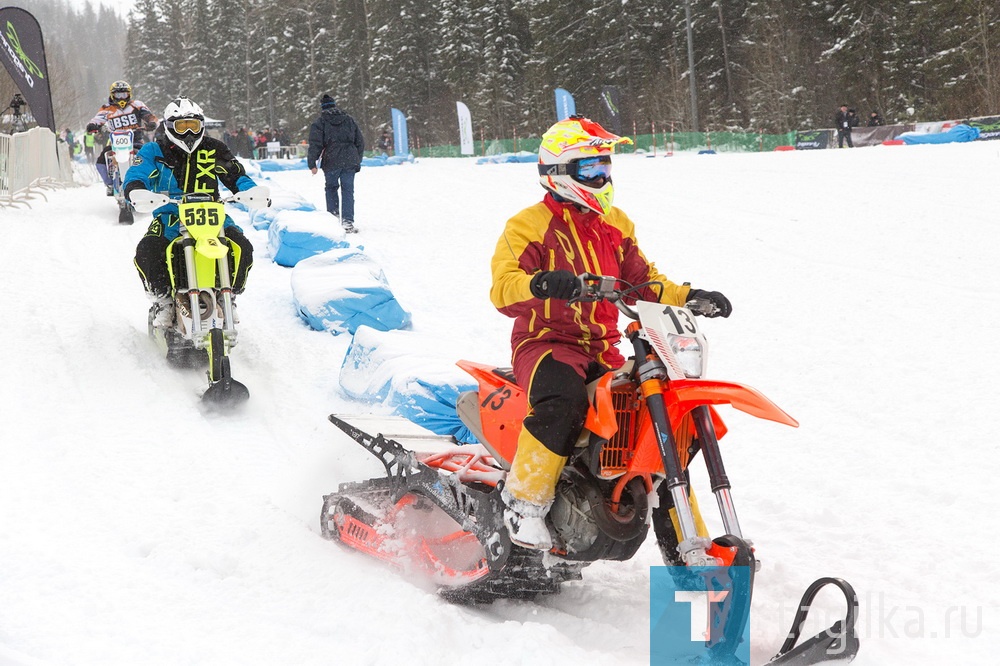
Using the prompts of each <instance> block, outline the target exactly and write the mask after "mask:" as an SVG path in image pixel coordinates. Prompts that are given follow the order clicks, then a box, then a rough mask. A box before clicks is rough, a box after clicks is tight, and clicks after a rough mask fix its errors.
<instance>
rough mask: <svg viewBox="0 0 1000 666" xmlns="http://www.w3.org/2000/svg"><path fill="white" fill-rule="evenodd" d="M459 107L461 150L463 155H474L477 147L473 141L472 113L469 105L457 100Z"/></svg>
mask: <svg viewBox="0 0 1000 666" xmlns="http://www.w3.org/2000/svg"><path fill="white" fill-rule="evenodd" d="M455 106H456V107H457V108H458V141H459V152H460V153H461V154H462V155H474V154H475V152H476V151H475V148H473V143H472V114H470V113H469V107H467V106H466V105H465V104H462V103H461V102H455Z"/></svg>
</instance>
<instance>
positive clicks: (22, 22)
mask: <svg viewBox="0 0 1000 666" xmlns="http://www.w3.org/2000/svg"><path fill="white" fill-rule="evenodd" d="M0 60H2V61H3V64H4V67H6V68H7V73H8V74H10V77H11V78H12V79H14V83H15V85H17V89H18V90H20V91H21V95H23V96H24V97H23V99H24V102H26V103H27V106H29V107H30V108H31V114H32V115H33V116H34V117H35V121H36V122H37V123H38V125H39V127H48V128H49V129H50V130H52V131H53V132H55V131H56V120H55V114H54V113H53V111H52V93H51V90H49V79H48V70H47V68H46V64H45V46H44V44H43V43H42V28H41V26H40V25H38V21H37V20H35V17H34V16H32V15H31V14H29V13H28V12H26V11H25V10H23V9H21V8H19V7H4V8H3V9H0ZM6 101H7V100H0V104H4V106H8V104H6ZM18 101H19V100H18V98H17V96H15V98H14V99H12V100H11V102H10V103H9V107H8V108H10V109H11V110H12V111H14V112H15V114H17V113H23V111H22V110H21V109H19V108H17V109H15V107H17V106H18V104H17V102H18Z"/></svg>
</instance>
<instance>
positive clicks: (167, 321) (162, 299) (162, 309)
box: [150, 296, 174, 328]
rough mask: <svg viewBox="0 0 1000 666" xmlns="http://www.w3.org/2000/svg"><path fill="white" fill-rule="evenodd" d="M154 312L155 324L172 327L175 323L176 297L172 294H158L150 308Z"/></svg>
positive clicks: (156, 325)
mask: <svg viewBox="0 0 1000 666" xmlns="http://www.w3.org/2000/svg"><path fill="white" fill-rule="evenodd" d="M150 312H152V314H153V326H155V327H156V328H170V327H171V326H173V325H174V299H172V298H171V297H170V296H157V297H156V300H154V301H153V305H152V307H151V308H150Z"/></svg>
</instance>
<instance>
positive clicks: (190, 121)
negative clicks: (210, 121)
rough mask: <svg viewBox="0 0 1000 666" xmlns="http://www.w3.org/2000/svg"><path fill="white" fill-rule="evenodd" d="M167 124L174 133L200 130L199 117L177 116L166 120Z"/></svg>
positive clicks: (195, 132)
mask: <svg viewBox="0 0 1000 666" xmlns="http://www.w3.org/2000/svg"><path fill="white" fill-rule="evenodd" d="M167 124H168V125H170V128H171V129H172V130H174V133H175V134H186V133H187V132H193V133H194V134H197V133H198V132H200V131H201V119H200V118H178V119H177V120H170V121H168V122H167Z"/></svg>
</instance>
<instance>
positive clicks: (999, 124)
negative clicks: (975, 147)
mask: <svg viewBox="0 0 1000 666" xmlns="http://www.w3.org/2000/svg"><path fill="white" fill-rule="evenodd" d="M966 124H967V125H969V127H975V128H976V129H978V130H979V138H978V139H976V140H977V141H989V140H991V139H1000V117H998V116H990V117H987V118H972V119H971V120H969V121H968V122H967V123H966Z"/></svg>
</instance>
